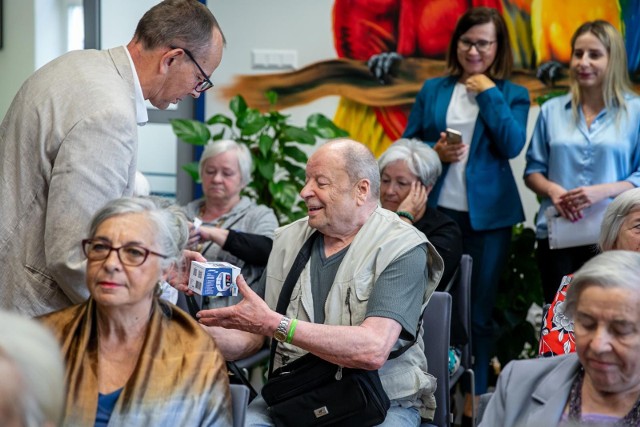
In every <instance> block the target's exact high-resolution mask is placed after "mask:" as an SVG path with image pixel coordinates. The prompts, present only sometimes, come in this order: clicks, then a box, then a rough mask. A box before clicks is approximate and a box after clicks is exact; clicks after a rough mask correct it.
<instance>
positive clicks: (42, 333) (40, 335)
mask: <svg viewBox="0 0 640 427" xmlns="http://www.w3.org/2000/svg"><path fill="white" fill-rule="evenodd" d="M0 361H2V362H4V363H5V364H8V365H13V366H14V367H15V369H16V371H15V372H14V374H16V375H14V376H13V379H14V380H19V381H20V382H21V384H13V385H14V387H13V390H17V391H18V392H19V395H18V396H15V395H14V396H13V400H14V401H16V402H17V403H18V407H17V408H15V410H16V411H18V416H19V417H20V421H21V425H23V426H26V427H40V426H42V425H44V424H45V423H50V424H52V425H56V426H58V425H61V421H62V414H63V411H64V399H65V396H66V393H65V389H64V364H63V362H62V354H61V352H60V347H59V346H58V343H57V341H56V340H55V338H54V337H53V335H52V334H51V332H49V331H48V330H46V328H45V327H44V326H42V325H40V324H39V323H37V322H36V321H35V320H32V319H30V318H28V317H24V316H21V315H19V314H16V313H9V312H6V311H2V310H0ZM0 381H2V382H3V385H7V384H6V383H5V381H7V382H8V381H11V377H9V378H7V377H3V378H2V380H0ZM8 386H9V388H11V384H8ZM5 390H6V388H5ZM1 391H4V390H0V392H1ZM6 398H7V397H6V396H1V395H0V401H4V400H5V399H6ZM0 424H3V420H2V418H0Z"/></svg>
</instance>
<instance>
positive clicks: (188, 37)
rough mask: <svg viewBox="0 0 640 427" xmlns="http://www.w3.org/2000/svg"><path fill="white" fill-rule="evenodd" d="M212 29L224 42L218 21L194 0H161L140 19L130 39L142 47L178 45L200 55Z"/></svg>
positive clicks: (209, 38) (206, 45) (210, 40)
mask: <svg viewBox="0 0 640 427" xmlns="http://www.w3.org/2000/svg"><path fill="white" fill-rule="evenodd" d="M214 28H215V29H217V30H218V31H220V35H221V36H222V40H223V43H226V41H225V38H224V34H222V30H221V29H220V25H218V21H217V20H216V18H215V17H214V16H213V14H212V13H211V10H209V8H208V7H207V6H205V5H204V4H202V3H200V2H199V1H197V0H165V1H163V2H161V3H158V4H157V5H155V6H153V7H152V8H151V9H149V10H148V11H147V12H146V13H145V14H144V15H143V16H142V18H140V21H138V25H137V27H136V31H135V33H134V35H133V38H134V40H137V41H139V42H141V43H142V46H144V48H145V49H155V48H158V47H170V46H174V45H178V46H177V47H181V48H185V49H189V50H190V51H191V52H193V54H194V55H195V56H196V57H200V56H202V55H204V54H205V53H206V51H207V50H208V49H209V46H211V42H212V38H211V37H212V33H213V29H214Z"/></svg>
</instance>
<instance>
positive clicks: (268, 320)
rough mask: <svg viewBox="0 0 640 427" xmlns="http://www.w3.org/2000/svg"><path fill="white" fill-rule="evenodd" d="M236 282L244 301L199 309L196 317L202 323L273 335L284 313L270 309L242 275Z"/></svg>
mask: <svg viewBox="0 0 640 427" xmlns="http://www.w3.org/2000/svg"><path fill="white" fill-rule="evenodd" d="M236 282H237V284H238V291H239V292H240V294H241V295H242V297H243V299H242V301H240V302H239V303H238V304H236V305H232V306H230V307H224V308H214V309H210V310H201V311H199V312H198V314H197V315H196V317H197V318H198V319H199V320H200V323H202V324H203V325H206V326H221V327H223V328H227V329H238V330H241V331H245V332H251V333H254V334H259V335H265V336H271V335H273V332H274V331H275V330H276V328H277V327H278V324H279V323H280V318H281V317H282V315H281V314H278V313H276V312H275V311H272V310H271V309H269V307H268V306H267V303H265V302H264V300H263V299H262V298H260V297H259V296H258V295H257V294H256V293H255V292H253V291H252V290H251V288H250V287H249V285H247V282H246V281H245V280H244V277H242V275H239V276H238V278H237V280H236Z"/></svg>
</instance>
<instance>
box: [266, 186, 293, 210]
mask: <svg viewBox="0 0 640 427" xmlns="http://www.w3.org/2000/svg"><path fill="white" fill-rule="evenodd" d="M269 191H270V192H271V194H273V198H274V199H275V200H277V201H278V203H280V205H281V206H282V207H283V208H284V209H291V207H292V206H293V204H294V203H295V202H296V198H297V197H298V189H297V187H296V186H295V185H293V184H291V183H290V182H285V181H280V182H277V183H274V182H270V183H269Z"/></svg>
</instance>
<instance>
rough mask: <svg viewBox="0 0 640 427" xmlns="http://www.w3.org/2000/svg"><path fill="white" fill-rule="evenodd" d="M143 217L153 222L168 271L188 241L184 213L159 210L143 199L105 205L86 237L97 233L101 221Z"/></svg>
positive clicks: (163, 261) (160, 208) (179, 256)
mask: <svg viewBox="0 0 640 427" xmlns="http://www.w3.org/2000/svg"><path fill="white" fill-rule="evenodd" d="M135 213H144V214H146V215H147V216H148V218H149V220H150V221H151V222H153V224H154V225H155V227H154V228H155V230H156V235H155V238H156V243H157V244H158V245H159V246H160V249H159V251H160V252H161V253H162V254H163V255H166V256H167V258H164V259H162V262H161V266H162V268H163V269H167V268H169V267H171V266H172V265H174V264H177V263H178V262H179V261H180V259H181V258H182V250H183V249H184V248H185V246H186V245H187V241H188V239H189V227H188V222H187V217H186V216H185V214H184V212H183V211H182V210H181V209H180V208H179V207H178V206H175V205H172V206H169V207H164V208H163V207H162V206H161V205H160V204H159V203H156V202H155V201H154V199H151V198H142V197H123V198H120V199H115V200H112V201H110V202H109V203H107V204H106V205H105V206H104V207H103V208H102V209H100V210H99V211H98V212H97V213H96V214H95V215H94V216H93V219H92V220H91V225H90V228H89V236H90V237H94V236H95V234H96V230H97V229H98V227H99V226H100V224H102V223H103V222H104V221H106V220H108V219H109V218H113V217H116V216H121V215H127V214H135Z"/></svg>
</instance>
